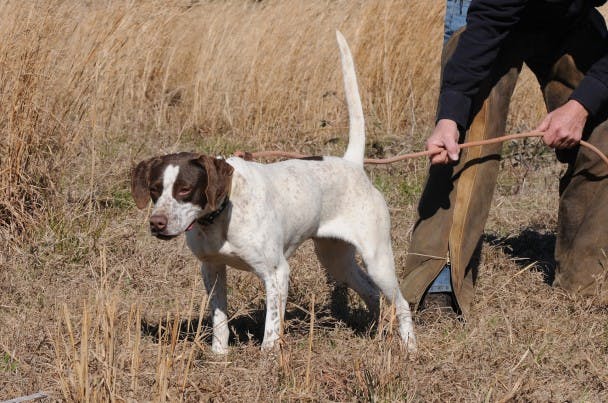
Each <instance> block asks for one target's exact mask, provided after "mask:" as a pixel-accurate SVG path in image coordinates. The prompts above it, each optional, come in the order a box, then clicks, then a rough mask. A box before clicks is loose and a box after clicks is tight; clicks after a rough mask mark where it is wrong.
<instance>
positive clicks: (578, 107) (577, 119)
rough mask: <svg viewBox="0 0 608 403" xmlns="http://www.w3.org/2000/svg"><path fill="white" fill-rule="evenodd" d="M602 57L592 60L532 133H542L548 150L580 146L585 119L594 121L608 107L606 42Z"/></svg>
mask: <svg viewBox="0 0 608 403" xmlns="http://www.w3.org/2000/svg"><path fill="white" fill-rule="evenodd" d="M605 49H606V50H605V51H606V54H604V56H603V57H602V58H600V59H599V60H598V61H596V62H595V63H594V64H593V65H592V66H591V68H590V69H589V70H588V71H587V73H586V75H585V77H584V78H583V80H582V81H581V82H580V84H579V85H578V86H577V87H576V89H575V90H574V91H573V92H572V94H571V95H570V99H569V101H568V102H566V103H565V104H564V105H562V106H561V107H559V108H557V109H555V110H554V111H553V112H551V113H549V114H548V115H547V116H546V117H545V118H544V119H543V120H542V121H541V123H540V124H539V125H538V127H537V128H536V130H538V131H541V132H544V135H543V142H544V143H545V144H546V145H548V146H549V147H554V148H571V147H574V146H576V145H577V144H579V143H580V141H581V138H582V136H583V130H584V128H585V124H586V123H587V119H588V117H591V118H596V117H599V116H600V115H601V114H602V113H605V111H606V108H608V43H607V44H606V46H605Z"/></svg>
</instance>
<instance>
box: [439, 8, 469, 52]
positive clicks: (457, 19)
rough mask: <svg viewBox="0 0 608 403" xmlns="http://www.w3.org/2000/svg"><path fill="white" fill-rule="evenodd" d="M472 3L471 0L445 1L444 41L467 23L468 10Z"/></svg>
mask: <svg viewBox="0 0 608 403" xmlns="http://www.w3.org/2000/svg"><path fill="white" fill-rule="evenodd" d="M469 5H471V0H446V1H445V21H444V25H443V26H444V28H443V43H444V44H445V43H446V42H447V41H448V39H450V37H451V36H452V34H454V32H456V31H458V30H459V29H460V28H462V27H464V26H465V25H466V24H467V10H468V9H469Z"/></svg>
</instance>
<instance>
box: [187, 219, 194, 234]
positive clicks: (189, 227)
mask: <svg viewBox="0 0 608 403" xmlns="http://www.w3.org/2000/svg"><path fill="white" fill-rule="evenodd" d="M194 223H196V220H194V221H192V222H191V223H190V225H188V228H186V232H188V231H190V230H192V228H194Z"/></svg>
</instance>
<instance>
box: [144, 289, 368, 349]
mask: <svg viewBox="0 0 608 403" xmlns="http://www.w3.org/2000/svg"><path fill="white" fill-rule="evenodd" d="M347 293H348V290H347V289H346V287H341V286H336V287H335V288H334V291H333V292H332V300H331V305H330V306H329V307H324V306H320V305H319V306H315V329H333V328H335V327H336V326H337V322H342V323H343V324H344V325H346V326H347V327H348V328H350V329H351V330H353V332H354V333H355V334H356V335H357V336H364V335H369V334H370V333H373V331H372V330H370V329H371V326H372V325H373V324H374V317H373V315H372V314H371V313H369V312H368V311H367V310H366V309H363V308H349V307H348V304H347V303H348V294H347ZM288 305H289V304H288ZM265 317H266V310H265V308H260V309H255V310H253V311H251V312H249V313H247V314H243V315H240V316H237V317H235V318H232V319H231V320H230V321H229V322H228V327H229V329H230V338H229V344H231V345H234V344H239V343H244V342H245V343H246V342H249V341H253V342H254V343H256V344H258V345H260V344H262V339H263V338H264V320H265ZM285 323H286V326H285V332H286V333H289V334H296V335H306V334H308V332H309V327H310V314H309V312H307V311H304V310H302V309H299V308H291V309H289V308H288V309H287V311H286V312H285ZM175 324H177V326H178V328H179V329H178V333H177V339H178V340H182V341H183V340H188V341H193V340H194V339H195V337H196V334H197V329H198V328H199V320H198V318H190V319H188V318H180V319H178V320H177V321H176V320H175V318H173V319H169V320H167V319H166V318H165V319H162V320H161V321H160V322H159V321H152V320H147V319H142V322H141V333H142V335H144V336H148V337H152V338H154V339H155V340H157V341H158V340H160V341H162V342H163V343H169V342H170V340H171V335H172V334H173V326H174V325H175ZM212 332H213V325H212V323H211V318H210V317H208V315H205V317H204V319H203V321H202V323H201V325H200V329H199V338H200V339H202V340H203V342H205V343H206V344H211V339H212V338H211V336H212Z"/></svg>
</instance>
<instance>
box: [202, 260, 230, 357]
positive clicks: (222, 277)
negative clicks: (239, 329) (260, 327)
mask: <svg viewBox="0 0 608 403" xmlns="http://www.w3.org/2000/svg"><path fill="white" fill-rule="evenodd" d="M201 274H202V276H203V282H204V283H205V288H206V289H207V294H208V295H209V298H210V306H211V317H212V322H213V341H212V343H211V350H212V351H213V352H214V353H217V354H226V353H228V336H229V334H230V331H229V330H228V315H227V310H228V299H227V296H226V266H225V265H223V264H210V263H203V264H202V265H201Z"/></svg>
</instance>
